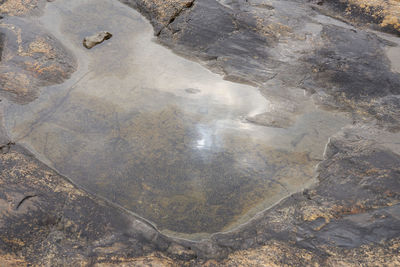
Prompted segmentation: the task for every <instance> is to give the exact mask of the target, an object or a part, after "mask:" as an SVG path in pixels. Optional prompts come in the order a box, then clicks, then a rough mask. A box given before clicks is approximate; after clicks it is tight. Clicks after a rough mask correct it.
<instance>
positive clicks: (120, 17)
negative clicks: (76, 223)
mask: <svg viewBox="0 0 400 267" xmlns="http://www.w3.org/2000/svg"><path fill="white" fill-rule="evenodd" d="M70 11H72V12H70ZM39 20H40V22H41V23H42V25H43V26H44V27H45V28H47V30H48V31H49V32H51V33H52V34H53V35H54V36H56V37H57V38H58V39H59V40H61V41H62V42H63V43H64V44H66V45H68V47H69V49H70V50H71V51H72V52H73V53H74V54H75V56H76V58H78V63H79V64H78V65H79V67H78V70H77V72H76V73H75V74H74V75H73V77H72V78H71V79H70V80H68V81H67V82H66V83H64V84H62V85H55V86H49V87H47V88H46V89H45V90H44V91H43V93H42V94H41V95H40V97H39V98H38V99H37V100H35V101H33V102H31V103H29V104H26V105H19V104H11V103H9V105H8V106H7V108H6V114H7V115H6V118H5V124H6V126H7V129H8V131H9V135H10V136H11V137H12V139H13V140H15V141H16V142H18V143H20V144H23V145H24V146H25V147H26V148H28V149H29V150H30V151H31V152H33V153H34V154H35V155H36V156H37V157H38V158H39V159H40V160H42V161H43V162H45V163H47V164H48V165H49V166H51V167H53V168H54V169H56V170H57V171H58V172H60V173H61V174H63V175H65V176H67V177H69V178H70V179H71V180H73V181H74V182H75V183H76V184H79V185H81V186H83V187H85V188H86V189H87V190H88V191H90V192H93V193H95V194H98V195H100V196H103V197H105V198H107V199H109V200H111V201H113V202H115V203H118V204H120V205H121V206H123V207H125V208H127V209H129V210H131V211H133V212H135V213H136V214H138V215H140V216H142V217H144V218H146V219H148V220H151V221H153V222H154V223H155V224H156V225H157V227H158V228H159V229H160V230H163V231H164V232H165V233H169V234H173V235H178V236H182V237H188V238H194V239H198V238H201V237H204V236H207V235H209V234H211V233H215V232H218V231H225V230H229V229H232V228H233V227H235V226H237V225H239V224H242V223H244V222H246V221H248V220H249V219H250V218H252V216H254V215H255V214H256V213H257V212H259V211H261V210H264V209H266V208H268V207H271V206H272V205H274V204H275V203H276V202H278V201H279V200H281V199H282V198H284V197H286V196H288V195H290V194H292V193H294V192H296V191H298V190H301V189H302V188H304V187H307V186H308V185H310V184H312V183H313V182H314V179H313V177H314V167H315V165H316V164H317V163H318V161H319V160H321V156H322V154H323V150H324V146H325V144H326V142H327V140H328V138H329V136H331V135H332V134H333V133H335V132H337V131H338V129H340V128H341V127H343V126H344V125H345V124H347V123H348V119H347V118H346V117H344V116H342V115H340V114H337V113H331V112H327V111H323V110H319V109H317V108H316V107H315V106H314V105H313V104H312V102H311V101H308V102H307V101H305V102H304V103H305V104H304V107H303V109H302V112H301V113H300V114H298V116H297V117H296V118H292V119H293V122H292V123H291V124H290V125H289V124H288V125H287V127H286V128H282V127H281V128H279V127H265V126H260V125H255V124H252V123H249V122H247V121H246V120H245V118H247V117H253V116H256V115H257V114H261V113H263V112H265V111H266V110H267V109H268V108H269V105H270V102H269V101H268V100H266V99H265V98H264V97H263V96H262V95H261V94H260V93H259V91H258V90H257V89H256V88H254V87H251V86H247V85H241V84H235V83H231V82H228V81H224V80H223V79H222V78H221V77H220V76H218V75H216V74H213V73H211V72H210V71H208V70H206V69H205V68H203V67H202V66H200V65H199V64H197V63H195V62H191V61H188V60H186V59H183V58H181V57H178V56H177V55H175V54H173V53H171V52H170V51H169V50H167V49H166V48H163V47H162V46H160V45H158V44H156V43H155V42H152V38H153V30H152V28H151V26H150V25H149V23H147V22H146V21H145V20H144V18H142V16H140V15H139V14H138V13H137V12H135V11H134V10H130V9H126V8H124V6H122V4H120V3H117V2H113V1H108V0H101V1H94V0H85V1H77V0H76V1H75V0H74V1H59V2H58V1H57V2H54V3H52V4H51V5H48V6H47V7H46V9H45V11H44V15H43V16H42V17H40V19H39ZM82 24H84V25H86V27H85V29H82V27H81V25H82ZM121 25H124V27H120V26H121ZM105 27H107V28H108V29H109V30H110V31H111V32H113V35H114V36H113V38H112V39H111V40H110V41H109V44H110V45H107V46H99V47H98V48H97V49H95V50H93V53H90V54H89V53H87V50H85V49H84V48H83V47H82V46H81V45H80V40H82V38H83V37H84V36H87V35H88V34H89V33H91V32H96V31H98V29H101V28H103V29H104V28H105ZM100 39H101V38H100ZM105 63H106V64H105ZM188 88H190V89H188ZM274 104H275V105H279V104H280V103H279V102H278V103H274ZM282 105H283V104H282ZM260 124H261V123H260Z"/></svg>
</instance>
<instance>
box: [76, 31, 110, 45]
mask: <svg viewBox="0 0 400 267" xmlns="http://www.w3.org/2000/svg"><path fill="white" fill-rule="evenodd" d="M111 37H112V34H111V33H109V32H99V33H96V34H94V35H92V36H89V37H85V39H83V46H84V47H86V48H87V49H90V48H93V47H94V46H96V45H98V44H101V43H102V42H104V41H105V40H108V39H110V38H111Z"/></svg>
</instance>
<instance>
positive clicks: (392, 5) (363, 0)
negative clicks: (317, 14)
mask: <svg viewBox="0 0 400 267" xmlns="http://www.w3.org/2000/svg"><path fill="white" fill-rule="evenodd" d="M344 2H345V3H347V5H348V7H347V13H349V14H351V13H352V12H353V8H354V7H357V8H359V9H361V10H363V12H364V13H366V14H368V15H370V16H372V17H373V18H375V19H381V22H380V26H381V27H387V26H391V27H393V28H394V29H396V30H400V1H399V0H389V1H383V0H345V1H344Z"/></svg>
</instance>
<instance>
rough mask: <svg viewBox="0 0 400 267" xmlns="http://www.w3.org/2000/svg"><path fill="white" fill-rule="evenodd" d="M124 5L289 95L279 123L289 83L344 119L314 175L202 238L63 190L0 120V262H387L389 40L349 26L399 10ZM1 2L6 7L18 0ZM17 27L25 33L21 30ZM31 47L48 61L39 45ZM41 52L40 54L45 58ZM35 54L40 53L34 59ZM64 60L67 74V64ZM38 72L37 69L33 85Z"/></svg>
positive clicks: (185, 48) (393, 196) (288, 4)
mask: <svg viewBox="0 0 400 267" xmlns="http://www.w3.org/2000/svg"><path fill="white" fill-rule="evenodd" d="M122 2H125V3H127V4H129V5H131V6H133V7H135V8H137V9H138V10H140V11H141V12H142V13H143V14H144V15H145V16H146V17H148V18H149V19H150V20H151V21H152V23H153V25H154V27H155V33H156V35H157V36H158V38H159V40H160V41H161V42H162V43H163V44H165V45H167V46H168V47H170V48H172V49H173V50H174V51H175V52H177V53H180V54H182V55H184V56H187V57H191V58H196V59H200V60H202V62H203V63H204V64H205V65H206V66H207V67H209V68H210V69H212V70H213V71H215V72H218V73H221V74H223V75H225V78H226V79H229V80H234V81H239V82H245V83H250V84H254V85H258V86H260V88H261V91H262V93H263V94H264V95H266V96H268V97H270V98H271V99H287V101H286V103H287V104H285V105H282V106H278V107H276V109H275V110H274V112H279V113H280V114H281V117H282V118H280V119H279V120H280V121H282V125H280V126H282V127H285V126H286V125H287V120H285V119H283V118H284V117H285V114H286V117H291V116H289V114H290V115H292V114H296V113H297V112H298V110H299V109H301V108H302V101H300V100H299V98H297V97H295V95H294V94H293V92H294V89H293V88H303V89H304V90H306V91H307V92H308V96H310V97H311V98H312V99H313V100H314V101H315V102H316V103H317V104H319V105H320V106H321V107H324V108H329V109H336V110H342V111H345V112H347V113H348V114H351V116H352V117H353V119H354V125H353V126H349V127H347V128H345V129H342V130H341V131H340V132H338V133H337V134H335V135H334V136H332V137H331V138H330V140H329V143H328V144H327V147H326V151H325V154H324V157H323V160H322V161H321V162H320V164H319V165H318V174H317V178H318V181H319V182H318V184H316V185H315V186H313V187H312V188H309V189H307V190H305V191H304V192H300V193H297V194H294V195H292V196H290V197H288V198H287V199H285V200H283V201H281V202H280V203H279V204H278V205H276V206H274V207H273V208H271V209H269V210H267V211H264V212H263V213H260V214H259V215H258V216H256V217H255V218H254V219H253V220H252V221H251V222H249V223H248V224H246V225H243V226H241V227H239V228H237V229H235V230H234V231H231V232H229V233H219V234H215V235H213V236H212V237H211V238H210V239H206V240H203V241H200V242H192V241H186V240H178V239H173V238H170V237H167V236H164V235H162V234H160V233H158V232H157V231H156V230H155V229H154V228H152V227H151V226H150V225H149V224H146V223H145V222H143V221H141V220H139V219H137V218H135V217H134V216H133V215H132V214H130V213H128V212H126V211H124V210H122V209H120V208H116V207H115V206H114V205H113V204H110V203H108V202H106V201H104V200H101V199H99V198H97V197H94V196H92V195H90V194H88V193H86V192H85V191H83V190H81V189H79V188H77V187H75V186H73V185H72V184H71V183H70V182H69V181H68V180H66V179H65V178H63V177H62V176H60V175H59V174H57V173H55V172H54V171H53V170H51V169H50V168H48V167H46V166H45V165H44V164H43V163H41V162H39V161H38V160H37V159H35V158H34V157H32V155H31V154H30V153H29V152H27V150H25V149H24V148H22V147H21V146H20V145H19V144H16V145H14V144H13V142H12V140H8V138H7V135H6V134H5V131H4V129H1V131H0V137H1V142H2V145H1V152H2V154H1V155H0V158H1V161H0V172H1V175H0V184H1V187H0V250H1V255H0V263H4V264H7V265H15V266H17V265H18V266H21V265H24V264H25V265H27V264H36V265H66V266H68V265H76V264H78V263H79V264H81V265H95V266H96V265H97V266H112V265H113V264H115V265H116V266H137V265H138V264H142V265H149V264H161V265H166V266H168V265H171V266H173V265H184V264H186V265H201V264H204V265H207V266H213V265H226V266H242V265H257V264H258V265H271V266H273V265H274V264H275V265H278V266H281V265H298V266H302V265H315V266H317V265H319V266H320V265H324V266H338V265H346V266H359V265H363V264H365V265H377V266H382V265H393V266H396V265H398V264H399V262H400V258H399V255H400V169H399V166H400V145H399V141H398V140H400V136H399V121H400V114H399V112H400V109H399V94H400V92H399V91H398V90H399V87H398V85H399V79H400V78H399V74H398V73H396V72H394V71H393V70H392V68H391V64H393V63H392V62H391V58H389V57H388V56H387V55H386V52H385V51H386V49H387V48H390V47H396V46H397V44H396V43H393V42H390V41H388V40H389V39H390V38H386V36H383V35H381V34H380V33H376V32H371V31H369V30H367V29H361V28H359V26H360V25H365V22H366V21H367V22H368V23H371V25H378V24H379V25H380V27H383V29H384V30H385V29H387V27H391V28H390V29H391V31H392V30H393V31H395V32H397V29H398V28H397V27H396V25H397V24H396V21H397V19H398V18H397V17H395V19H392V17H393V15H390V14H389V15H385V16H384V18H383V19H382V21H375V20H374V19H373V18H374V17H373V16H366V15H365V14H366V13H365V11H366V10H367V9H366V8H364V7H361V4H360V3H361V2H358V1H357V2H354V1H352V2H350V1H349V2H341V3H345V6H347V5H352V4H353V3H357V6H360V8H359V9H355V10H358V12H356V13H353V12H354V11H352V12H347V13H343V14H342V13H340V12H343V10H345V9H344V8H342V6H340V9H335V8H332V7H331V6H330V5H328V4H329V3H330V1H328V2H323V4H322V7H321V6H320V5H317V6H315V5H313V4H312V3H311V4H310V3H305V2H304V1H300V0H299V1H268V3H266V2H265V1H256V0H253V1H241V0H238V1H224V0H220V1H215V0H196V1H184V0H175V1H172V0H171V1H156V0H153V1H152V0H123V1H122ZM5 3H6V4H7V5H8V6H10V5H12V4H15V5H17V4H20V3H21V1H11V0H8V1H5ZM326 3H328V4H327V5H325V4H326ZM332 3H337V2H336V1H335V2H332ZM374 3H375V2H374ZM388 3H389V4H388V5H391V4H392V2H391V1H389V2H388ZM7 5H6V6H4V3H3V4H2V5H1V6H0V10H1V11H2V13H3V14H8V16H9V15H11V12H9V11H8V12H4V10H6V8H8V6H7ZM385 5H386V4H385ZM335 6H336V5H333V7H335ZM8 10H10V9H8ZM21 10H22V9H21ZM352 10H354V9H352ZM368 10H374V9H368ZM385 10H386V9H385ZM327 12H331V13H332V12H333V13H334V14H337V15H340V16H341V17H343V18H344V20H347V19H349V20H350V19H351V20H354V21H356V22H357V23H356V24H357V25H358V26H357V27H356V28H355V27H354V26H353V25H350V24H347V23H343V22H341V21H338V20H333V19H332V18H330V17H327V16H325V15H324V14H328V13H327ZM338 12H339V13H338ZM14 13H15V14H19V13H18V12H14ZM21 13H26V12H22V11H21ZM331 13H329V14H331ZM367 14H369V12H368V13H367ZM385 14H386V13H385ZM388 16H389V17H388ZM7 19H9V18H7ZM385 21H386V22H385ZM11 22H12V23H14V24H15V26H14V27H21V28H22V32H23V31H24V30H26V29H27V30H29V29H32V28H30V27H28V26H26V25H25V24H22V22H20V20H18V19H15V20H11ZM389 22H390V23H389ZM392 22H393V23H392ZM1 23H4V20H1ZM0 25H3V24H0ZM371 25H368V26H371ZM3 27H4V26H3ZM378 28H379V27H378ZM8 31H9V30H6V29H4V28H2V32H3V33H4V32H5V33H6V36H7V37H8V36H12V35H13V34H12V33H8ZM27 35H28V36H30V35H32V36H34V35H33V33H32V32H31V33H27ZM0 36H1V35H0ZM10 38H12V37H10ZM14 38H15V37H14ZM385 38H386V39H385ZM15 39H16V40H17V41H13V42H12V41H8V42H7V43H6V45H5V49H4V51H3V56H2V62H1V66H2V68H1V69H2V70H3V69H4V67H3V66H4V65H5V66H6V68H7V65H6V64H8V63H7V62H8V61H7V59H8V58H10V57H6V56H5V55H6V53H12V55H13V57H17V56H18V62H28V63H27V64H28V65H29V64H34V63H30V62H31V60H32V57H31V55H30V54H29V51H28V54H29V55H27V56H24V55H22V56H21V55H20V54H18V51H17V50H18V49H17V50H15V49H14V50H13V49H12V47H13V46H16V47H17V46H18V38H15ZM28 39H29V38H28ZM11 40H13V39H11ZM29 40H31V39H29ZM46 40H47V39H46ZM32 41H33V40H32ZM27 43H29V42H24V43H23V45H26V44H27ZM51 44H54V46H55V47H56V48H55V49H59V50H56V51H57V52H56V53H55V55H54V57H55V58H56V59H57V58H59V57H60V55H64V54H63V53H65V52H63V51H64V50H63V48H61V47H62V46H61V44H58V43H56V42H54V43H51ZM8 46H10V47H11V48H7V47H8ZM36 47H37V46H33V48H32V49H35V48H36ZM40 47H42V46H40ZM26 49H29V48H24V50H23V51H25V53H26ZM6 50H8V51H11V52H6ZM12 51H14V52H12ZM39 55H41V56H44V57H45V58H46V53H45V52H40V53H39ZM61 57H62V58H68V57H67V56H61ZM5 58H6V59H5ZM49 59H52V57H50V58H47V59H44V62H46V63H47V62H49ZM34 60H37V61H38V62H41V61H40V60H41V57H34ZM396 60H399V59H398V58H397V59H396ZM14 62H15V61H14ZM34 62H36V61H34ZM50 62H52V61H51V60H50ZM56 62H57V60H56ZM11 63H13V61H12V60H11ZM13 64H14V63H13ZM15 64H16V63H15ZM17 65H18V64H17ZM67 65H68V66H70V67H68V68H67V69H68V73H69V72H71V70H72V69H73V67H72V66H73V64H72V63H71V64H67ZM22 66H26V64H24V63H23V65H22ZM18 67H20V68H22V67H21V65H18ZM17 73H24V74H25V75H26V76H27V77H31V76H32V77H35V79H39V80H38V81H42V80H41V78H40V77H41V76H40V75H39V76H38V77H39V78H37V77H36V76H35V75H33V74H34V73H35V72H34V71H32V70H30V69H24V68H22V71H21V70H19V71H18V72H17ZM57 73H58V74H57V75H56V77H57V80H55V81H52V80H51V81H52V82H61V81H62V80H63V79H65V78H66V77H67V76H63V75H62V74H60V73H64V71H63V72H57ZM29 75H31V76H29ZM48 78H49V76H43V81H47V79H48ZM1 81H4V80H3V79H2V80H1ZM9 81H10V82H12V83H10V86H14V87H15V88H21V86H20V85H19V80H18V79H10V80H9ZM37 83H39V84H40V82H37ZM27 84H28V85H29V86H31V84H32V83H31V82H29V83H27ZM2 87H3V88H2V90H4V88H5V87H4V85H2ZM14 87H13V88H14ZM26 88H30V87H26ZM35 88H37V87H35ZM6 91H7V90H6ZM36 91H37V90H36ZM27 92H29V90H28V91H27ZM6 96H7V97H8V96H10V99H11V100H12V101H21V102H24V101H25V102H26V101H30V99H32V94H22V93H15V92H12V93H10V94H6ZM265 117H266V118H269V117H268V116H265ZM258 119H259V120H260V122H257V123H261V124H262V123H264V122H265V120H264V119H263V118H262V117H261V118H258ZM266 123H268V122H266ZM274 123H275V122H274ZM275 126H279V125H275ZM238 250H242V251H238ZM65 255H68V257H65Z"/></svg>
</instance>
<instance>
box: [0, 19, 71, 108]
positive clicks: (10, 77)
mask: <svg viewBox="0 0 400 267" xmlns="http://www.w3.org/2000/svg"><path fill="white" fill-rule="evenodd" d="M0 32H1V35H2V36H3V37H2V39H4V45H3V46H4V47H3V48H2V49H1V50H2V53H1V54H2V56H1V68H0V93H1V95H2V96H3V97H6V98H8V99H10V100H13V101H16V102H19V103H27V102H30V101H32V100H33V99H35V98H36V97H37V96H38V95H39V93H40V88H42V87H43V86H49V85H53V84H59V83H62V82H63V81H65V80H66V79H68V78H69V77H70V75H71V74H72V73H73V72H74V71H75V68H76V62H75V58H74V57H73V56H72V55H71V54H70V53H69V51H68V50H67V49H66V48H65V47H64V46H63V45H62V44H60V43H59V42H58V41H57V39H56V38H55V37H54V36H51V35H49V34H47V33H46V32H45V31H44V30H43V29H41V28H40V27H38V26H35V25H32V24H28V23H27V21H25V20H24V19H20V18H17V17H8V18H5V19H2V20H1V21H0ZM1 50H0V51H1Z"/></svg>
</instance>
